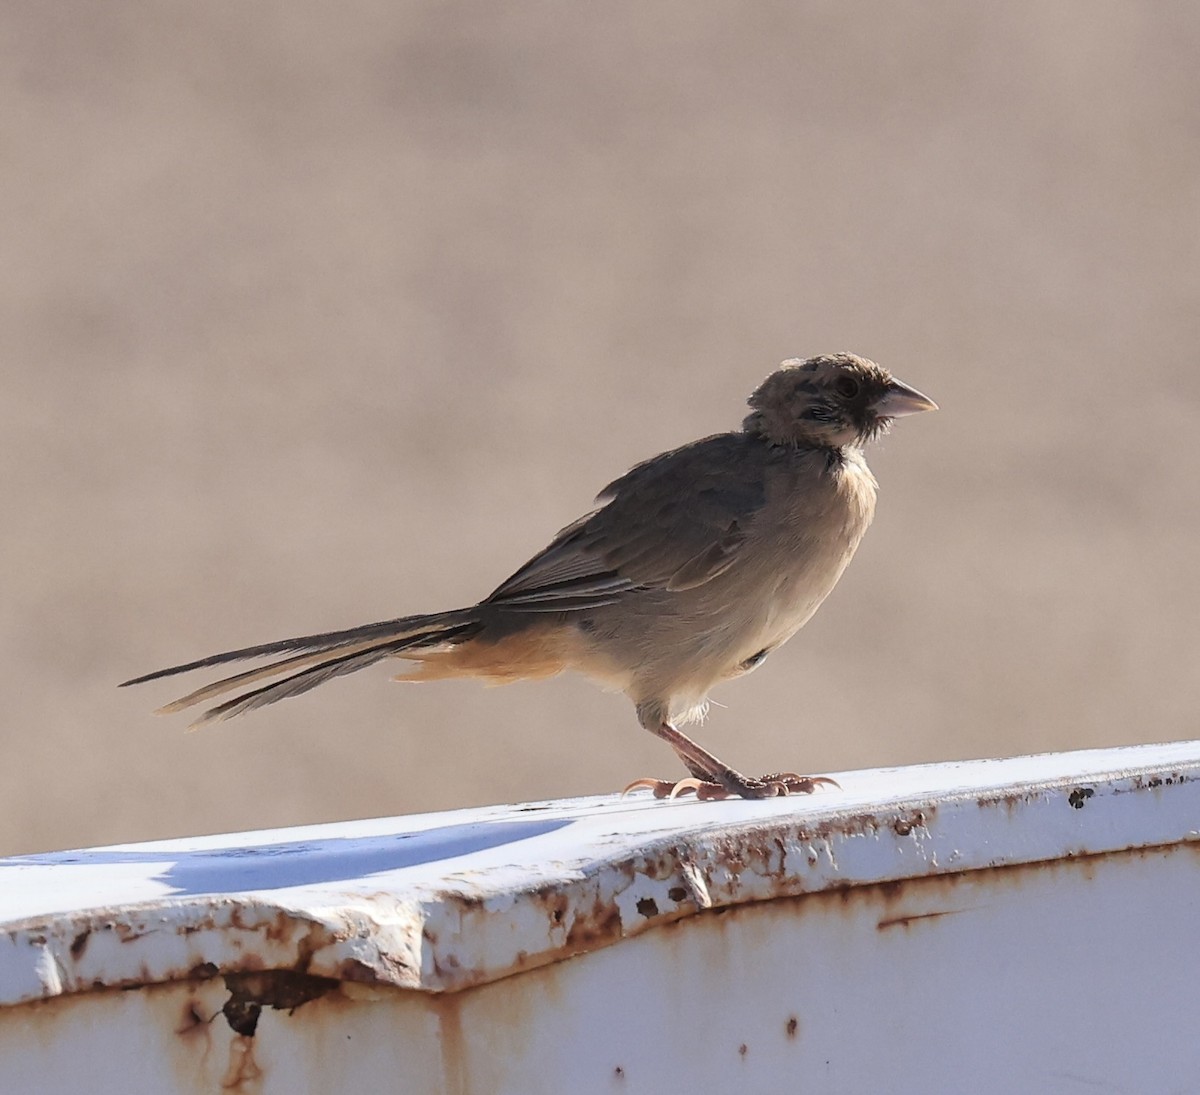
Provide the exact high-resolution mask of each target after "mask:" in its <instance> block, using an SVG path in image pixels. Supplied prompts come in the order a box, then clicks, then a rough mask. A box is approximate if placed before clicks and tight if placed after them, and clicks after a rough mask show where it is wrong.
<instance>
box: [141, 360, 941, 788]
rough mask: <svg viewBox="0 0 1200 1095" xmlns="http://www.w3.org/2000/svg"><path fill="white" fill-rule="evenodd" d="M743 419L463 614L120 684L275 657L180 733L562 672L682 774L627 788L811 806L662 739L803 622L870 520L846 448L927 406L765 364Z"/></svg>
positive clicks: (621, 495) (608, 501)
mask: <svg viewBox="0 0 1200 1095" xmlns="http://www.w3.org/2000/svg"><path fill="white" fill-rule="evenodd" d="M749 405H750V408H751V413H750V414H749V416H747V418H746V419H745V421H744V422H743V423H742V429H741V430H740V431H738V432H735V433H722V434H715V435H714V436H712V437H706V438H703V439H702V440H700V441H694V442H692V443H691V444H689V445H684V446H682V447H681V448H678V449H673V450H672V451H670V452H666V453H663V454H662V455H660V456H656V457H654V458H653V459H650V460H647V461H645V462H644V463H642V464H639V465H637V467H635V468H633V470H632V471H629V472H627V473H626V474H625V475H623V476H621V478H620V479H617V480H615V481H614V482H612V483H610V484H609V485H608V486H607V487H606V488H605V489H604V490H603V491H602V492H601V493H600V495H599V496H598V498H597V499H596V501H597V502H598V503H599V508H597V509H595V510H593V511H592V512H591V513H589V514H587V515H586V516H584V517H581V518H580V519H579V520H578V521H576V522H574V523H573V524H571V525H568V526H567V527H566V528H565V529H563V530H562V531H561V532H560V533H559V534H558V536H556V537H555V539H554V541H553V542H552V543H551V544H550V545H549V546H548V547H547V548H546V549H545V550H544V551H542V552H541V553H540V554H538V555H536V556H534V557H533V558H532V559H531V560H530V561H529V562H528V563H526V564H525V565H524V566H523V567H521V569H520V570H518V571H517V572H516V573H515V574H513V575H512V577H510V578H509V579H507V581H505V582H503V583H502V584H501V585H500V586H499V587H497V589H496V590H495V591H494V592H493V593H492V594H491V595H490V596H488V597H487V598H485V599H484V600H483V601H481V602H479V604H477V605H474V606H473V607H471V608H465V609H456V610H454V611H451V612H436V613H431V614H428V615H420V616H403V617H400V618H399V619H395V620H386V621H384V622H382V623H376V624H368V625H366V626H364V627H354V628H350V629H349V630H347V631H333V632H326V633H324V634H320V635H306V636H302V637H300V638H295V639H284V640H282V641H280V642H274V643H267V644H265V645H262V646H252V647H245V648H243V649H241V650H231V651H229V652H227V653H223V654H214V655H212V656H211V657H207V658H201V659H199V660H198V661H194V662H189V663H187V664H186V665H178V666H174V667H172V668H170V669H163V670H159V671H158V672H156V673H148V674H146V675H145V676H143V677H137V678H135V679H134V680H131V681H126V682H125V683H126V684H139V683H141V682H143V681H150V680H154V679H156V678H158V677H166V676H171V675H173V674H176V673H184V672H187V671H189V670H193V669H202V668H206V667H208V666H215V665H223V664H225V663H227V662H234V661H240V660H243V659H254V658H268V657H276V656H278V655H284V657H281V658H279V660H276V661H272V662H270V663H269V664H267V665H264V666H261V667H259V668H256V669H251V670H248V671H246V672H244V673H239V674H237V675H236V676H233V677H228V678H226V679H224V680H220V681H217V682H216V683H214V684H211V685H208V686H206V687H203V688H200V689H197V690H196V691H195V692H192V693H190V694H189V695H187V696H184V697H183V698H182V699H179V700H176V701H175V702H174V703H171V704H168V705H167V706H166V707H164V708H162V711H164V712H172V711H178V710H181V709H183V708H185V707H189V706H191V705H192V704H196V703H201V702H204V701H207V700H211V699H214V698H216V697H218V696H223V695H225V694H227V693H230V692H234V691H237V690H239V689H245V691H241V692H240V693H239V694H238V695H236V696H234V697H233V698H231V699H227V700H225V701H223V702H221V703H219V704H217V705H216V706H214V707H212V708H210V709H209V710H208V711H206V712H205V713H204V714H203V715H202V716H201V717H200V718H199V719H198V720H197V722H196V723H195V724H194V725H200V724H203V723H206V722H210V721H213V720H217V719H226V718H231V717H232V716H234V715H239V714H242V713H243V712H245V711H252V710H254V709H255V708H257V707H263V706H265V705H266V704H269V703H274V702H275V701H276V700H280V699H283V698H284V697H286V696H296V695H300V694H301V693H303V692H307V691H308V690H309V689H310V688H314V687H316V686H317V685H318V684H323V683H324V682H325V681H327V680H330V679H332V678H334V677H338V676H342V675H343V674H346V673H353V672H355V671H357V670H359V669H363V668H365V667H366V666H368V665H373V664H374V663H376V662H378V661H381V660H382V659H384V658H389V657H398V658H404V659H408V660H409V661H411V662H414V663H416V666H415V668H414V670H413V671H412V672H410V673H409V674H406V675H404V676H402V677H401V678H399V679H402V680H414V681H425V680H437V679H440V678H445V677H463V676H475V677H481V678H483V679H485V680H487V681H490V682H493V683H505V682H508V681H515V680H520V679H527V678H534V677H547V676H552V675H553V674H556V673H559V672H561V671H562V670H564V669H576V670H578V671H580V672H582V673H584V674H586V675H587V676H589V677H591V678H592V679H594V680H596V681H598V682H599V683H600V684H602V685H605V686H607V687H611V688H617V689H620V690H621V691H623V692H625V693H626V695H628V696H629V698H630V699H631V700H632V701H633V702H634V704H635V705H636V707H637V714H638V719H639V721H640V722H641V724H642V726H644V727H645V728H646V729H647V730H649V731H650V732H651V733H653V734H656V735H658V736H659V737H661V738H662V739H664V740H665V741H666V742H668V744H670V745H671V747H672V748H673V749H674V750H675V752H676V753H677V754H678V755H679V757H680V759H681V760H682V761H683V763H684V765H685V766H686V767H687V769H688V771H689V772H691V778H689V779H683V780H679V781H666V780H654V779H650V780H636V781H635V782H634V783H632V784H630V788H633V787H649V788H651V789H652V790H653V791H654V793H655V794H656V795H657V796H659V797H663V796H665V795H672V796H674V795H677V794H680V793H685V792H691V791H694V792H696V794H697V795H698V796H700V797H701V798H722V797H726V796H728V795H740V796H741V797H743V798H762V797H766V796H771V795H780V794H788V793H791V792H798V791H811V790H812V789H813V787H814V786H815V784H817V783H820V782H829V781H826V780H823V778H822V777H805V776H799V775H796V774H795V773H791V772H787V773H780V774H777V775H774V776H764V777H762V778H761V779H750V778H747V777H746V776H743V775H742V774H741V773H739V772H737V771H735V770H734V769H732V768H730V767H729V766H728V765H726V764H724V763H722V762H721V761H720V760H718V759H717V758H716V757H714V756H713V755H712V754H711V753H709V752H707V751H706V750H704V749H702V748H701V747H700V746H699V745H697V744H696V743H695V742H694V741H692V740H691V739H690V738H688V737H686V736H685V735H684V734H682V733H681V732H680V731H679V729H678V726H679V725H680V724H681V723H686V722H689V721H693V720H695V719H698V718H699V717H701V716H702V715H703V713H704V712H705V710H706V709H707V706H708V693H709V691H710V689H712V687H713V686H714V685H716V684H718V683H719V682H721V681H723V680H727V679H729V678H731V677H736V676H739V675H740V674H742V673H746V672H749V671H750V670H751V669H754V668H755V667H756V666H757V665H759V664H760V663H761V662H762V660H763V659H764V658H765V657H766V656H767V654H769V653H770V652H771V651H772V650H774V649H775V648H776V647H778V646H779V645H780V644H781V643H783V642H786V641H787V639H789V638H790V637H791V636H792V635H794V634H795V633H796V631H798V630H799V629H800V627H802V626H803V625H804V623H805V622H806V621H807V620H808V619H809V617H810V616H812V614H813V613H814V612H815V611H816V609H817V607H818V606H819V605H820V604H821V602H822V601H823V600H824V599H825V597H826V596H827V595H828V594H829V592H830V590H832V589H833V587H834V585H835V584H836V582H837V580H838V578H839V577H841V574H842V571H843V570H844V569H845V567H846V564H847V563H849V561H850V559H851V557H852V556H853V554H854V551H855V549H856V548H857V547H858V543H859V540H861V539H862V536H863V533H864V532H866V530H867V526H868V525H869V524H870V523H871V518H872V516H873V514H874V511H875V492H876V482H875V478H874V476H872V475H871V472H870V471H869V470H868V468H867V465H866V462H865V460H864V459H863V455H862V445H863V443H865V442H866V441H869V440H870V439H871V438H873V437H875V436H876V435H877V434H879V433H880V432H882V431H883V430H885V429H886V428H887V426H888V424H889V423H890V422H891V420H892V419H894V418H897V417H900V416H902V415H908V414H915V413H917V412H919V411H926V410H933V409H935V404H934V403H933V402H932V401H931V400H929V399H927V398H926V397H925V396H923V395H921V394H920V392H917V391H915V390H914V389H912V388H910V387H908V386H907V385H905V384H902V383H900V382H899V381H898V380H895V379H893V378H892V377H891V375H890V374H889V373H888V372H887V371H886V370H884V369H882V368H881V367H880V366H878V365H876V364H875V363H874V362H871V361H867V360H865V359H864V358H861V357H857V356H855V355H854V354H845V353H843V354H831V355H827V356H823V357H815V358H810V359H809V360H807V361H798V360H795V361H785V362H784V363H783V365H782V366H781V367H780V368H779V369H778V370H776V371H775V372H773V373H772V374H771V375H770V376H768V377H767V378H766V380H764V381H763V383H762V384H761V385H760V386H759V387H758V389H757V390H756V391H755V392H754V394H753V395H751V397H750V400H749ZM272 678H276V679H274V680H272ZM260 681H270V682H271V683H266V684H259V682H260ZM250 686H255V687H250ZM627 789H629V788H627Z"/></svg>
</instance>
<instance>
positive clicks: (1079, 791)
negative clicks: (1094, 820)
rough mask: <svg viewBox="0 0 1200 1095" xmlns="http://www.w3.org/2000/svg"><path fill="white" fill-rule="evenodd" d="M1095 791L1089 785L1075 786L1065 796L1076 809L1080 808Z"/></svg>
mask: <svg viewBox="0 0 1200 1095" xmlns="http://www.w3.org/2000/svg"><path fill="white" fill-rule="evenodd" d="M1095 793H1096V792H1095V791H1094V790H1093V789H1092V788H1091V787H1076V788H1075V790H1074V791H1072V792H1071V793H1070V794H1069V795H1068V796H1067V801H1068V802H1069V803H1070V804H1071V805H1072V806H1073V807H1074V808H1075V809H1076V810H1082V809H1083V804H1084V803H1085V802H1087V800H1088V799H1089V798H1091V797H1092V795H1094V794H1095Z"/></svg>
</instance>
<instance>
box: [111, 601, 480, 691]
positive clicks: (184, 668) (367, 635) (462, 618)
mask: <svg viewBox="0 0 1200 1095" xmlns="http://www.w3.org/2000/svg"><path fill="white" fill-rule="evenodd" d="M477 619H478V616H477V613H476V610H475V609H473V608H464V609H456V610H455V611H452V612H431V613H428V614H426V615H422V616H400V617H398V618H397V619H395V620H383V621H381V622H380V623H377V624H364V625H362V626H361V627H351V628H348V629H347V630H345V631H326V632H323V633H321V634H319V635H300V636H298V637H296V638H294V639H280V640H279V641H277V642H273V643H263V644H262V645H261V646H245V647H242V648H241V649H240V650H226V651H224V652H223V653H220V654H210V655H209V656H208V657H207V658H197V659H196V660H195V661H194V662H185V663H184V664H182V665H172V666H169V667H168V668H166V669H156V670H155V671H154V672H153V673H144V674H142V676H140V677H132V678H130V679H129V680H127V681H122V682H121V684H120V685H119V687H121V688H127V687H128V686H129V685H131V684H145V683H146V682H147V681H156V680H158V679H159V678H160V677H174V676H175V675H176V674H178V673H190V672H191V671H192V670H194V669H207V668H208V667H209V666H213V665H224V664H225V663H227V662H240V661H248V660H249V659H251V658H267V657H270V656H272V655H274V654H292V653H296V652H299V651H303V652H305V653H309V654H313V653H321V652H324V651H331V650H336V649H338V648H339V647H343V646H350V645H352V644H353V645H357V644H358V643H361V642H364V641H366V640H372V639H379V640H389V639H398V638H403V637H405V636H408V635H415V634H418V633H420V632H423V631H436V630H439V629H443V628H448V627H457V626H460V625H462V624H466V623H472V622H474V621H475V620H477Z"/></svg>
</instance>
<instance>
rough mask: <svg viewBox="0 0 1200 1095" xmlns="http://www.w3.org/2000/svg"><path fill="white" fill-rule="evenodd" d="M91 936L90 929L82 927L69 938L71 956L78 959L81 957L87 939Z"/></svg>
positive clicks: (85, 948) (85, 947)
mask: <svg viewBox="0 0 1200 1095" xmlns="http://www.w3.org/2000/svg"><path fill="white" fill-rule="evenodd" d="M91 937H92V929H91V928H84V929H83V931H81V932H80V933H79V934H78V935H77V936H75V938H74V939H72V940H71V957H72V958H74V959H75V960H76V961H79V959H80V958H82V957H83V952H84V951H85V950H87V945H88V940H89V939H90V938H91Z"/></svg>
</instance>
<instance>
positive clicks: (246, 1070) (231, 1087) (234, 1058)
mask: <svg viewBox="0 0 1200 1095" xmlns="http://www.w3.org/2000/svg"><path fill="white" fill-rule="evenodd" d="M262 1076H263V1072H262V1069H261V1068H260V1067H259V1065H258V1062H257V1061H256V1060H255V1059H254V1039H253V1038H251V1037H248V1036H246V1035H242V1034H239V1035H238V1036H237V1037H235V1038H234V1039H233V1041H232V1042H230V1043H229V1065H228V1067H227V1068H226V1069H225V1075H224V1076H222V1077H221V1087H222V1088H224V1089H225V1090H226V1091H239V1090H240V1091H247V1090H249V1086H248V1085H253V1086H254V1087H258V1086H259V1083H260V1081H261V1080H262Z"/></svg>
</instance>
